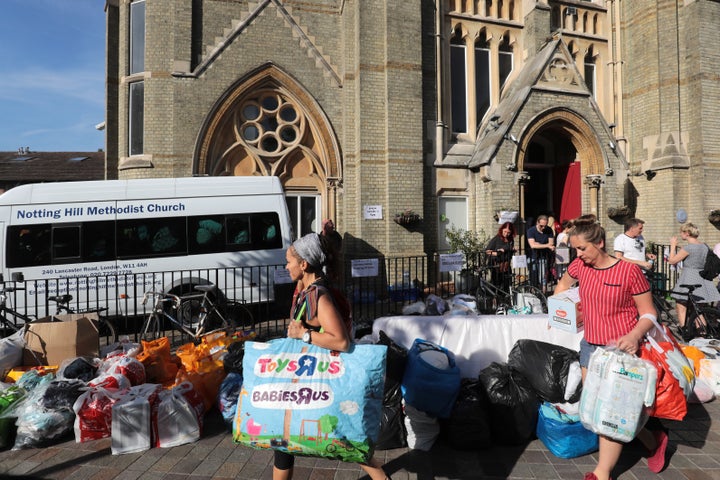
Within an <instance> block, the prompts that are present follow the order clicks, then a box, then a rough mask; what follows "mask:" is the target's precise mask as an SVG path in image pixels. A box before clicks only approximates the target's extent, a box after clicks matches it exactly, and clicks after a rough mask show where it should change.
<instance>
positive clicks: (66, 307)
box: [47, 293, 118, 345]
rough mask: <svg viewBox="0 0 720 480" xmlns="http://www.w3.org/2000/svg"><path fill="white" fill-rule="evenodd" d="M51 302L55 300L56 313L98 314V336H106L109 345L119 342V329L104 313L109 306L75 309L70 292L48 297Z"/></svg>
mask: <svg viewBox="0 0 720 480" xmlns="http://www.w3.org/2000/svg"><path fill="white" fill-rule="evenodd" d="M47 299H48V301H50V302H55V307H56V308H55V314H56V315H61V314H63V313H67V314H97V328H98V337H99V338H105V339H107V343H108V345H110V344H113V343H115V342H117V340H118V334H117V330H116V329H115V325H113V323H112V322H111V321H110V320H109V319H108V318H107V317H105V316H103V315H102V314H103V313H104V312H106V311H107V310H108V308H107V307H99V308H88V309H84V310H75V309H74V308H72V307H71V306H70V302H72V299H73V296H72V295H70V294H69V293H67V294H65V295H56V296H52V297H48V298H47Z"/></svg>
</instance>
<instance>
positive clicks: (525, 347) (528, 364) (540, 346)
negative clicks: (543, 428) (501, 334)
mask: <svg viewBox="0 0 720 480" xmlns="http://www.w3.org/2000/svg"><path fill="white" fill-rule="evenodd" d="M579 359H580V354H579V353H578V352H576V351H575V350H571V349H569V348H566V347H563V346H560V345H554V344H552V343H547V342H539V341H537V340H530V339H523V340H518V341H517V342H516V343H515V345H514V346H513V348H512V350H510V354H509V355H508V365H510V366H511V367H512V368H514V369H515V370H517V371H518V372H520V373H521V374H523V375H524V376H525V378H527V379H528V381H529V382H530V385H532V387H533V388H534V389H535V392H536V393H537V394H538V396H539V397H540V398H542V399H543V400H546V401H548V402H550V403H563V402H565V401H569V402H571V403H575V402H577V401H579V400H580V392H581V391H582V389H581V388H578V389H577V390H576V391H575V392H574V394H573V395H571V396H570V398H568V399H565V387H566V385H567V381H568V373H569V371H570V365H571V364H572V363H573V362H576V361H578V360H579Z"/></svg>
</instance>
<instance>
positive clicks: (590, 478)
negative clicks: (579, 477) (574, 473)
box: [583, 472, 612, 480]
mask: <svg viewBox="0 0 720 480" xmlns="http://www.w3.org/2000/svg"><path fill="white" fill-rule="evenodd" d="M583 480H598V478H597V475H595V474H594V473H593V472H588V473H586V474H585V476H584V477H583ZM609 480H612V477H610V479H609Z"/></svg>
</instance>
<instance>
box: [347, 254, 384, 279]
mask: <svg viewBox="0 0 720 480" xmlns="http://www.w3.org/2000/svg"><path fill="white" fill-rule="evenodd" d="M350 271H351V275H352V277H353V278H357V277H377V276H378V271H379V262H378V259H377V258H364V259H358V260H352V261H351V262H350Z"/></svg>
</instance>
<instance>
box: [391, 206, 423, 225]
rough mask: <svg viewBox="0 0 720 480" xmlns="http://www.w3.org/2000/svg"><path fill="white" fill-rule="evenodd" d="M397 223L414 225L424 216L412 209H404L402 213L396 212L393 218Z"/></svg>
mask: <svg viewBox="0 0 720 480" xmlns="http://www.w3.org/2000/svg"><path fill="white" fill-rule="evenodd" d="M393 220H394V221H395V223H397V224H398V225H412V224H414V223H417V222H419V221H421V220H422V217H421V216H420V215H418V214H417V213H415V212H413V211H412V210H411V209H407V210H403V211H402V212H400V213H396V214H395V217H394V218H393Z"/></svg>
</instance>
